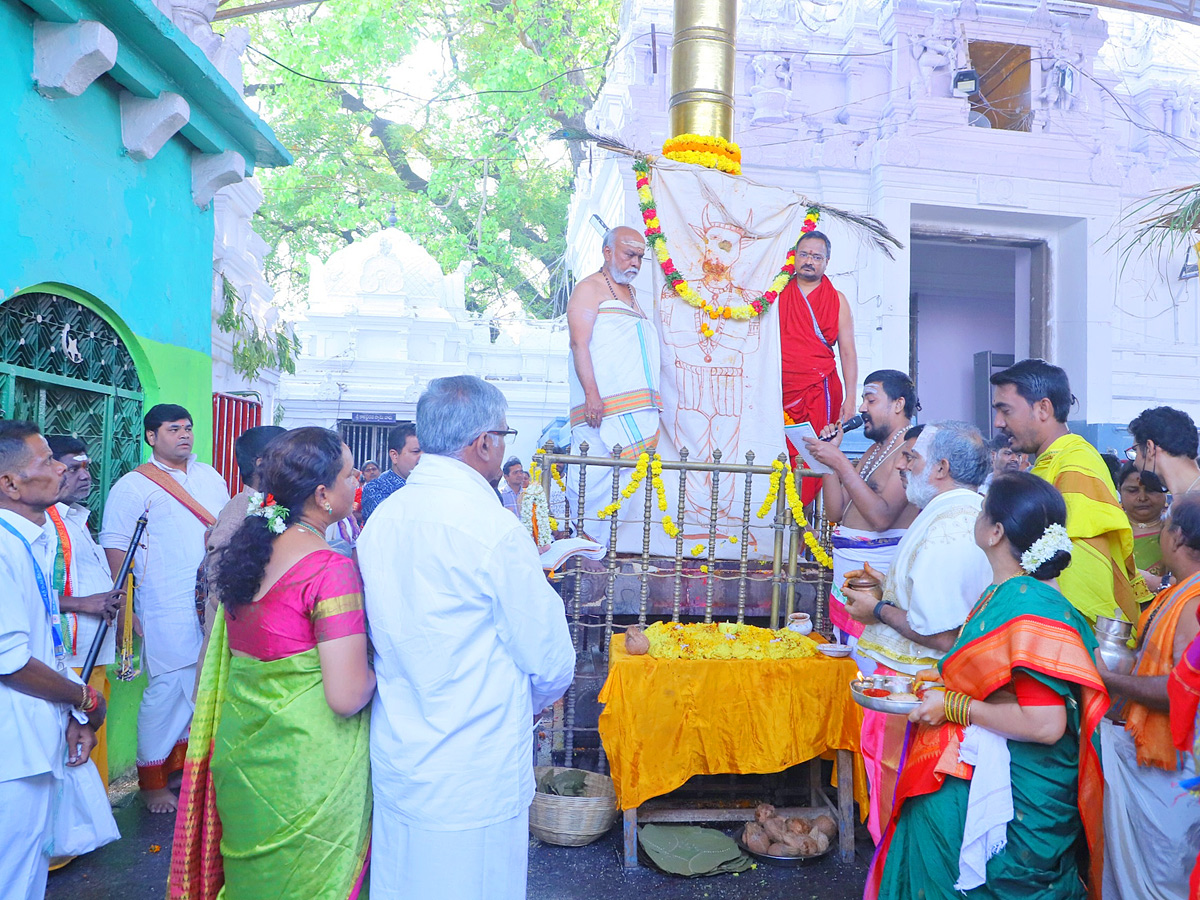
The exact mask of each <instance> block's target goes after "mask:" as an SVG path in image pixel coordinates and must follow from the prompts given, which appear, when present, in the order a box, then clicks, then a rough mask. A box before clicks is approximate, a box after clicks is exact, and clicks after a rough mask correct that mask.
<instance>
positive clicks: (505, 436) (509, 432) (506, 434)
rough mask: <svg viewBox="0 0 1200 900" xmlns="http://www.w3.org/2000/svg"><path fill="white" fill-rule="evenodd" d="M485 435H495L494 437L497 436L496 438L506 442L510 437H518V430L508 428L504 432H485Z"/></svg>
mask: <svg viewBox="0 0 1200 900" xmlns="http://www.w3.org/2000/svg"><path fill="white" fill-rule="evenodd" d="M484 434H494V435H496V437H498V438H500V439H501V440H506V439H508V438H510V437H516V436H517V429H515V428H506V429H504V431H485V432H484Z"/></svg>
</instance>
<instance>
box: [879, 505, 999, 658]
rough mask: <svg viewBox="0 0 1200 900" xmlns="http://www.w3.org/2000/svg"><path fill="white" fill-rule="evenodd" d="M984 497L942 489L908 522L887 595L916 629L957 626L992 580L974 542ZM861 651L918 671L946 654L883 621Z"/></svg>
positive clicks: (927, 630) (930, 632) (929, 632)
mask: <svg viewBox="0 0 1200 900" xmlns="http://www.w3.org/2000/svg"><path fill="white" fill-rule="evenodd" d="M982 506H983V498H982V497H981V496H980V495H979V494H978V493H976V492H975V491H972V490H968V489H966V488H955V489H954V490H949V491H944V492H942V493H940V494H938V495H937V496H936V497H934V498H933V500H931V501H930V502H929V505H928V506H926V507H925V508H924V509H922V510H921V512H920V514H919V515H918V516H917V518H916V519H914V520H913V523H912V524H911V525H910V526H908V530H907V531H906V532H905V533H904V537H902V538H901V539H900V543H899V544H898V545H897V547H896V558H895V561H894V562H893V563H892V567H891V569H890V570H889V571H888V576H887V581H886V582H885V583H884V586H883V599H884V600H888V601H891V602H893V603H895V604H896V606H898V607H899V608H900V609H903V610H905V611H906V612H907V613H908V624H909V627H910V628H912V630H913V631H915V632H916V633H917V634H924V635H933V634H939V633H941V632H943V631H949V630H950V629H952V628H958V627H959V626H961V625H962V623H963V622H965V621H966V619H967V614H968V613H970V612H971V609H972V607H974V606H975V603H976V601H978V600H979V597H980V596H981V595H982V594H983V592H984V591H985V590H987V587H988V585H990V584H991V583H992V567H991V564H990V563H989V562H988V560H987V556H986V555H985V554H984V552H983V551H982V550H980V549H979V547H978V546H977V545H976V543H975V520H976V518H978V516H979V510H980V509H981V508H982ZM858 652H859V653H862V654H864V655H865V656H869V657H870V658H872V659H874V660H876V661H877V662H881V663H883V664H884V665H885V666H890V667H891V668H893V669H895V670H896V671H898V672H907V673H908V674H910V675H915V674H916V673H917V672H919V671H920V670H921V669H927V668H930V667H931V666H935V665H936V664H937V662H938V660H940V659H941V658H942V657H943V656H945V654H944V653H941V652H939V651H937V650H933V649H932V648H930V647H926V646H924V645H923V644H917V643H914V642H913V641H910V640H908V639H907V638H905V637H904V636H902V635H901V634H900V633H899V632H897V631H896V630H895V629H893V628H891V627H889V626H887V625H884V624H883V623H882V622H873V623H872V624H870V625H868V626H867V627H866V628H864V629H863V634H862V637H861V638H859V641H858Z"/></svg>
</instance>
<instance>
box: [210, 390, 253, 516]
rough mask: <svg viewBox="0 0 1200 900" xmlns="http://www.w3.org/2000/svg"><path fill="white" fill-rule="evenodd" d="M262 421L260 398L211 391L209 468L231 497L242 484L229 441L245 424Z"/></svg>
mask: <svg viewBox="0 0 1200 900" xmlns="http://www.w3.org/2000/svg"><path fill="white" fill-rule="evenodd" d="M261 424H262V402H261V401H259V400H255V399H253V398H251V397H240V396H238V395H237V394H222V393H220V392H214V393H213V468H214V469H216V470H217V471H218V472H220V473H221V476H222V477H223V478H224V479H225V487H226V488H228V489H229V495H230V496H231V497H232V496H233V495H234V494H236V493H238V491H240V490H241V489H242V487H243V485H242V475H241V472H240V471H239V470H238V464H237V456H236V455H235V454H234V452H233V444H234V441H236V440H237V439H238V438H239V437H241V435H242V432H244V431H245V430H246V429H247V428H254V427H256V426H258V425H261Z"/></svg>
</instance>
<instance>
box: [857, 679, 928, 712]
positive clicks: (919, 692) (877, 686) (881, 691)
mask: <svg viewBox="0 0 1200 900" xmlns="http://www.w3.org/2000/svg"><path fill="white" fill-rule="evenodd" d="M928 689H929V686H928V685H926V683H925V682H921V681H917V679H915V678H912V677H910V676H908V675H868V676H864V677H862V678H856V679H854V681H852V682H850V696H851V697H853V698H854V702H855V703H857V704H858V705H859V706H861V707H862V708H863V709H872V710H874V711H875V712H881V713H891V714H892V715H897V716H907V715H908V714H909V713H910V712H912V711H913V710H914V709H916V708H917V707H918V706H920V705H921V697H922V696H923V695H924V693H925V691H926V690H928Z"/></svg>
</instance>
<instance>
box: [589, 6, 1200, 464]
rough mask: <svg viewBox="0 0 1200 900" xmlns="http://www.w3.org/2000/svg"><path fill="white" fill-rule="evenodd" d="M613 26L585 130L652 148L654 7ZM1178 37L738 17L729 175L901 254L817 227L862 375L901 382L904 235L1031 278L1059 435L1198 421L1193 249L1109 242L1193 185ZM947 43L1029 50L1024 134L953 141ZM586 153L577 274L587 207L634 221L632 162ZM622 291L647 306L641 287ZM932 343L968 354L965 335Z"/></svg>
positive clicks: (1195, 123) (896, 14)
mask: <svg viewBox="0 0 1200 900" xmlns="http://www.w3.org/2000/svg"><path fill="white" fill-rule="evenodd" d="M822 17H823V18H822ZM621 21H622V29H623V32H622V38H621V40H622V41H623V42H624V41H631V42H632V43H631V45H630V47H629V49H628V50H626V51H625V52H623V53H621V54H618V56H617V58H616V59H615V60H614V63H613V66H612V67H611V69H610V75H609V82H608V84H607V85H606V87H605V90H604V92H603V93H602V95H601V97H600V99H599V101H598V102H597V104H596V107H595V109H594V111H593V116H592V124H593V127H594V128H595V129H596V130H598V131H600V132H603V133H606V134H611V135H614V136H616V137H618V138H620V139H621V140H622V141H624V142H625V143H626V144H627V145H629V146H632V147H635V148H638V149H642V150H645V151H648V152H651V153H654V152H657V151H658V148H659V147H660V146H661V144H662V141H663V139H664V138H665V137H666V129H667V115H666V105H667V99H668V90H669V86H668V84H667V82H668V80H669V79H668V75H667V73H669V71H670V41H671V32H670V22H671V10H670V0H636V2H631V3H629V4H627V5H626V7H625V11H624V13H623V16H622V20H621ZM651 22H654V23H655V24H656V25H657V26H658V27H657V31H658V34H657V39H658V53H659V57H658V60H657V62H658V73H657V74H655V73H653V72H652V71H651V66H650V59H651V57H650V42H649V38H648V36H645V35H646V33H648V31H649V24H650V23H651ZM939 27H941V28H944V29H945V32H944V33H945V34H949V35H950V38H951V40H952V42H953V43H954V47H953V50H952V51H951V52H950V53H948V54H947V55H946V57H945V58H943V57H941V56H938V55H937V54H928V53H926V52H924V50H923V49H922V48H925V47H927V46H928V44H927V41H928V39H930V38H931V36H932V37H936V36H937V35H938V34H939ZM1191 31H1192V30H1191V29H1188V28H1187V27H1186V26H1183V25H1180V24H1178V23H1173V22H1168V21H1166V20H1161V19H1150V18H1148V17H1139V16H1136V15H1133V14H1126V13H1120V12H1116V11H1111V10H1103V11H1100V12H1097V10H1095V9H1094V8H1091V7H1086V6H1079V5H1074V4H1060V3H1050V4H1048V5H1047V4H1043V5H1041V6H1040V7H1039V6H1038V5H1037V4H1036V3H1034V2H1026V3H1024V4H1001V3H991V2H972V0H963V2H961V3H958V4H950V3H934V2H926V0H897V2H890V0H888V2H883V0H832V2H830V3H826V4H808V5H801V6H799V7H792V6H790V5H787V4H776V3H771V2H768V0H748V2H743V3H742V4H741V5H740V14H739V31H738V60H737V69H736V71H737V81H736V85H735V93H736V113H735V127H734V139H735V140H737V141H738V142H739V144H740V145H741V147H742V152H743V172H744V174H745V175H746V177H749V178H751V179H754V180H756V181H760V182H763V183H768V184H776V185H779V186H780V187H782V188H786V189H790V190H794V191H797V192H799V193H802V194H804V195H806V196H809V197H811V198H814V199H819V200H820V201H822V202H825V203H828V204H831V205H833V206H838V207H841V208H845V209H850V210H854V211H859V212H867V213H870V214H872V215H875V216H877V217H878V218H879V219H880V220H881V221H882V222H883V223H884V224H885V225H886V226H887V227H888V228H889V230H891V232H892V233H893V234H894V235H896V236H897V237H898V238H900V240H902V241H903V242H904V243H905V245H906V246H905V248H904V249H903V250H901V251H898V252H896V254H895V256H896V258H895V260H894V261H889V260H887V259H886V258H885V257H884V256H883V255H881V254H879V253H877V252H875V251H874V250H869V249H867V248H865V247H862V246H860V245H859V244H858V242H857V241H855V240H854V238H852V237H850V236H849V233H848V232H847V231H846V230H845V229H844V228H842V227H840V226H839V225H838V224H837V223H836V221H835V220H834V219H833V218H832V217H828V216H827V217H825V218H824V219H823V220H822V223H821V225H820V226H819V227H821V229H822V230H825V231H828V232H829V233H830V235H831V237H832V239H833V241H834V250H833V258H832V261H831V264H830V267H829V274H830V276H831V278H832V279H833V281H834V283H835V284H836V285H837V286H838V287H839V289H841V290H842V291H843V292H844V293H845V294H846V295H847V298H848V299H849V300H850V303H851V307H852V309H853V311H854V313H855V330H856V337H857V342H858V347H859V372H860V373H861V374H865V373H866V372H869V371H870V370H871V369H873V368H881V367H889V368H898V369H903V370H908V369H909V368H910V363H911V357H910V332H911V315H912V311H911V309H910V303H909V297H910V294H911V287H912V286H911V278H910V267H911V265H912V264H913V260H912V256H913V253H914V252H916V253H920V252H921V251H920V249H919V248H920V246H921V245H920V244H918V245H917V249H916V250H915V251H914V250H913V249H912V239H913V236H914V234H916V235H918V236H921V237H929V236H933V237H937V236H940V237H942V238H953V239H956V240H966V239H970V240H975V241H978V242H980V245H981V246H988V245H996V244H1000V245H1012V244H1019V245H1021V246H1022V249H1023V251H1024V253H1025V256H1024V257H1021V258H1022V259H1023V260H1024V263H1023V264H1022V266H1023V267H1022V268H1021V270H1020V273H1021V277H1020V279H1015V287H1014V290H1020V288H1021V286H1022V285H1026V286H1028V285H1029V283H1030V281H1031V278H1032V280H1036V275H1037V267H1038V265H1039V264H1041V263H1042V262H1044V264H1045V267H1046V271H1047V274H1046V278H1045V279H1044V290H1042V291H1041V293H1040V294H1039V295H1038V296H1039V299H1038V301H1037V302H1039V303H1041V304H1042V306H1043V308H1044V310H1045V313H1046V316H1045V321H1044V322H1039V320H1038V317H1037V316H1035V317H1034V319H1033V326H1032V327H1033V332H1032V333H1028V332H1026V331H1020V332H1019V340H1017V341H1015V345H1016V346H1017V347H1018V348H1021V347H1029V346H1033V348H1034V349H1035V351H1036V350H1038V349H1039V348H1040V349H1041V350H1042V352H1044V353H1045V355H1047V356H1048V357H1049V358H1050V359H1051V360H1052V361H1054V362H1056V363H1058V364H1060V365H1062V366H1064V367H1065V368H1066V369H1067V371H1068V373H1069V374H1070V375H1071V378H1072V387H1073V390H1074V392H1075V394H1076V396H1077V397H1078V398H1079V401H1080V407H1079V408H1078V409H1077V410H1076V411H1075V412H1074V413H1073V415H1072V421H1073V423H1074V424H1076V426H1078V427H1081V428H1082V429H1083V430H1084V432H1085V433H1086V434H1087V435H1088V437H1090V438H1091V439H1093V440H1095V441H1096V442H1097V443H1099V444H1101V445H1102V446H1105V447H1108V446H1116V445H1117V443H1119V441H1120V439H1121V435H1120V434H1119V431H1120V430H1121V429H1123V427H1124V425H1125V424H1126V423H1127V422H1128V421H1129V419H1131V418H1132V417H1133V416H1134V415H1136V414H1137V413H1138V412H1140V411H1141V410H1142V409H1143V408H1145V407H1146V406H1149V405H1157V404H1161V403H1168V404H1171V405H1174V406H1178V407H1180V408H1183V409H1186V410H1188V411H1189V412H1190V413H1191V414H1192V416H1193V417H1194V418H1196V419H1197V420H1200V365H1198V363H1200V333H1198V329H1200V322H1198V321H1197V313H1196V308H1197V305H1198V300H1200V297H1198V296H1197V286H1198V284H1200V279H1191V280H1186V281H1181V280H1180V279H1179V277H1178V275H1179V271H1180V268H1181V266H1182V265H1183V264H1184V262H1186V261H1192V262H1194V261H1195V254H1194V252H1191V251H1187V250H1185V249H1179V250H1175V251H1173V252H1169V253H1166V254H1164V255H1163V256H1162V257H1161V258H1152V257H1144V258H1142V257H1139V256H1138V255H1137V254H1136V253H1134V254H1133V255H1132V256H1130V257H1129V258H1122V256H1121V253H1120V249H1119V248H1116V247H1115V246H1114V242H1115V239H1116V238H1117V237H1118V236H1119V235H1122V234H1124V233H1125V231H1126V230H1127V228H1128V225H1127V223H1126V222H1125V218H1126V217H1127V216H1128V215H1129V214H1130V212H1131V211H1132V210H1134V209H1135V208H1136V207H1137V206H1138V204H1140V203H1141V202H1143V198H1144V197H1145V196H1146V195H1147V194H1148V193H1150V192H1151V191H1154V190H1157V189H1162V188H1166V187H1170V186H1173V185H1177V184H1187V183H1195V182H1197V181H1200V166H1198V165H1197V154H1196V152H1195V148H1196V147H1197V146H1200V74H1198V73H1197V71H1196V70H1195V67H1194V60H1195V59H1196V58H1197V56H1198V55H1200V39H1198V38H1197V37H1196V36H1195V35H1193V34H1192V33H1191ZM964 38H965V40H966V41H967V42H972V41H991V42H1003V43H1011V44H1014V45H1024V46H1026V47H1028V48H1029V54H1030V59H1031V61H1030V63H1029V64H1028V65H1029V68H1030V72H1031V76H1032V77H1031V79H1030V85H1029V100H1030V104H1029V113H1028V117H1027V118H1028V124H1029V127H1030V130H1029V131H1006V130H1001V129H998V128H982V127H974V126H971V125H968V124H967V122H968V116H969V113H970V110H969V105H968V103H967V101H966V100H965V99H964V98H959V97H954V96H952V95H951V92H950V87H949V85H950V76H951V74H952V72H953V71H954V70H956V69H958V68H962V67H964V65H965V59H964V58H963V53H964V51H965V49H966V47H965V45H964V43H963V39H964ZM951 57H955V58H951ZM1059 62H1061V63H1062V65H1063V66H1064V67H1065V68H1069V69H1071V71H1072V72H1073V75H1074V93H1067V92H1065V91H1061V90H1058V88H1057V86H1056V85H1057V82H1056V81H1055V80H1054V78H1053V77H1052V76H1053V75H1054V69H1053V67H1054V66H1056V65H1058V64H1059ZM1043 63H1045V64H1046V68H1045V69H1043V68H1042V65H1043ZM923 66H924V71H923ZM981 74H982V73H981ZM1107 91H1112V92H1113V94H1115V95H1116V98H1117V99H1114V97H1113V96H1111V95H1110V94H1109V93H1107ZM1118 99H1119V103H1118ZM1126 111H1129V113H1130V116H1131V117H1132V118H1133V120H1134V121H1132V122H1131V121H1130V120H1129V117H1127V115H1126ZM603 156H604V154H602V153H601V152H600V151H596V152H595V154H594V157H593V161H592V163H591V172H590V173H588V172H587V171H586V170H587V168H588V167H587V165H586V164H585V166H584V167H583V168H581V171H580V173H579V179H578V185H577V191H576V196H575V199H574V204H573V207H572V211H571V219H570V226H569V230H568V240H569V243H570V251H569V263H570V264H571V266H572V269H573V271H574V272H575V273H576V274H577V275H582V274H586V273H587V272H590V271H592V270H593V269H594V267H595V265H596V264H598V259H599V237H598V235H596V233H595V231H594V230H593V229H591V228H590V227H587V226H586V222H587V220H588V219H589V217H590V215H591V214H592V213H593V212H599V211H600V210H604V212H603V213H601V214H602V216H603V217H604V219H605V221H606V222H607V223H608V224H610V225H613V224H617V223H618V222H624V223H626V224H637V223H639V222H640V216H639V215H638V209H637V203H636V196H635V194H634V190H633V179H632V175H631V174H630V172H629V161H628V159H627V158H624V157H621V158H609V159H603V158H602V157H603ZM620 208H623V213H622V214H617V215H614V212H613V211H614V210H615V209H620ZM667 238H668V241H669V240H670V235H667ZM1039 246H1044V250H1039V249H1037V248H1038V247H1039ZM1039 254H1042V255H1040V256H1039ZM917 262H918V264H919V263H920V260H919V259H918V261H917ZM651 264H653V263H652V262H651ZM1014 278H1015V276H1014ZM1039 284H1041V282H1039ZM636 286H637V287H638V288H639V289H642V290H645V289H648V287H649V282H648V276H647V275H646V274H643V276H641V277H640V278H639V281H638V282H637V285H636ZM1026 289H1028V288H1026ZM944 325H946V323H939V327H941V326H944ZM950 326H953V327H958V328H959V329H961V330H962V332H963V333H964V334H965V335H966V336H967V337H968V338H969V334H970V330H971V329H972V328H973V327H974V323H972V322H970V321H962V322H960V323H953V322H951V323H950ZM918 328H919V323H918ZM960 343H961V342H960ZM1019 354H1020V350H1018V355H1019ZM955 369H956V371H961V369H962V365H961V362H959V363H956V364H955ZM956 395H957V396H958V397H959V398H960V399H959V403H960V407H959V408H956V409H951V410H939V409H933V408H930V406H929V405H927V406H926V408H925V411H924V418H925V420H926V421H929V420H930V419H931V418H944V417H959V418H962V417H965V418H970V415H966V414H967V413H970V412H972V411H973V410H964V409H962V408H961V398H962V397H963V396H964V392H963V391H961V390H960V391H958V392H956ZM1124 446H1125V444H1121V445H1120V447H1121V448H1123V447H1124Z"/></svg>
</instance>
